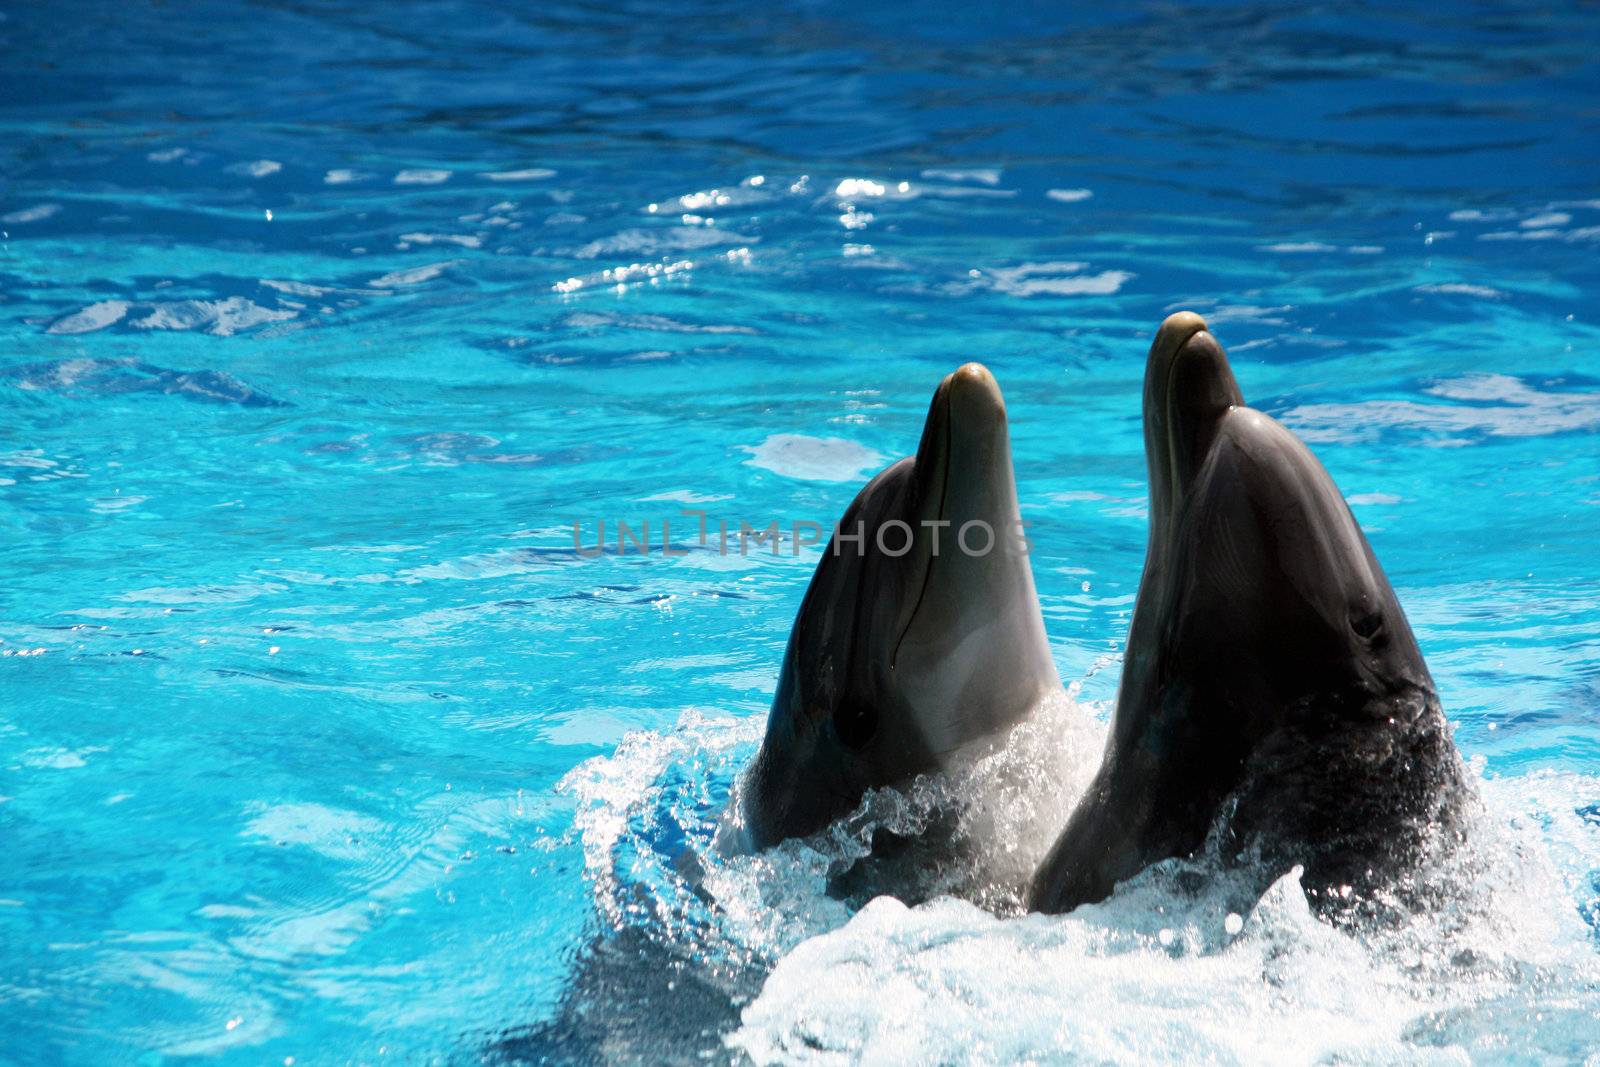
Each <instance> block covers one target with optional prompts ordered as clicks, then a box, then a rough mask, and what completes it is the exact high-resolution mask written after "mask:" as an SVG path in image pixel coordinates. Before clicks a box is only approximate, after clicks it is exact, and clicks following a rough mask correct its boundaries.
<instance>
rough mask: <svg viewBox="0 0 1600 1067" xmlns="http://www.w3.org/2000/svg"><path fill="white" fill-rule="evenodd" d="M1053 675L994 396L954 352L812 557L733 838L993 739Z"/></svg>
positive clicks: (805, 816)
mask: <svg viewBox="0 0 1600 1067" xmlns="http://www.w3.org/2000/svg"><path fill="white" fill-rule="evenodd" d="M858 537H859V540H857V539H856V538H858ZM986 546H987V551H985V548H986ZM903 547H904V551H903V552H902V551H901V550H902V548H903ZM1059 686H1060V682H1059V680H1058V678H1057V675H1056V670H1055V665H1054V662H1053V660H1052V659H1051V656H1050V648H1049V645H1048V643H1047V641H1046V639H1045V633H1044V622H1043V619H1042V617H1041V615H1040V612H1039V600H1038V596H1037V594H1036V593H1035V591H1034V584H1033V571H1032V569H1031V566H1030V564H1029V561H1028V557H1027V555H1026V552H1025V550H1024V547H1023V543H1022V540H1021V528H1020V515H1019V511H1018V505H1017V490H1016V483H1015V480H1014V477H1013V474H1012V468H1011V442H1010V436H1009V431H1008V428H1007V420H1006V409H1005V402H1004V400H1003V399H1002V398H1001V395H1000V390H999V387H998V386H997V385H996V384H995V380H994V378H993V377H992V376H991V375H990V374H989V372H988V371H987V370H986V369H985V368H984V367H983V366H981V365H980V364H977V363H969V364H967V365H965V366H963V367H962V368H960V369H959V370H957V371H956V372H955V373H953V374H950V375H948V376H947V377H946V378H945V379H944V380H943V382H941V383H940V385H939V388H938V390H937V391H936V392H935V394H934V397H933V402H932V404H931V405H930V407H929V410H928V417H927V422H926V424H925V425H924V428H923V432H922V441H921V444H920V445H919V447H918V449H917V454H916V457H915V458H908V459H903V460H901V461H899V462H898V463H895V464H894V465H893V466H891V467H889V468H888V469H887V470H885V471H883V472H882V473H880V474H879V475H877V477H875V478H873V479H872V480H871V481H870V482H869V483H868V484H867V486H866V487H865V488H863V489H862V490H861V492H860V494H859V495H857V497H856V498H855V501H854V502H853V503H852V504H851V505H850V507H849V509H848V510H847V511H846V512H845V514H844V518H843V519H842V520H841V521H840V524H839V528H838V531H837V532H836V535H835V537H834V539H833V540H832V541H831V542H830V543H829V546H828V549H827V550H826V551H825V552H824V553H823V557H822V560H821V562H820V563H819V564H818V566H817V570H816V573H815V575H814V576H813V577H812V579H811V585H810V587H809V588H808V589H807V591H806V595H805V599H804V601H803V602H802V603H801V605H800V612H799V615H798V616H797V617H796V619H795V622H794V628H793V630H792V631H791V633H790V635H789V644H788V648H787V650H786V651H785V653H784V658H783V668H782V672H781V674H780V676H779V679H778V688H777V691H776V694H775V696H774V699H773V702H772V711H771V714H770V716H769V717H768V719H767V730H766V736H765V738H764V740H763V742H762V745H761V751H760V753H759V754H758V755H757V757H756V760H755V762H754V764H753V765H752V766H751V768H750V770H749V772H748V773H747V775H746V776H745V778H744V781H743V782H742V783H741V786H740V790H739V795H737V796H736V799H735V810H734V812H733V815H734V826H735V832H738V831H741V830H742V833H740V834H739V835H738V839H739V841H740V843H741V844H743V845H744V846H746V847H753V848H765V847H767V846H769V845H772V844H775V843H776V842H778V841H781V840H783V839H785V838H789V837H801V836H806V835H808V834H811V833H814V832H816V831H818V830H820V829H822V828H823V827H825V826H826V825H828V824H829V823H830V822H832V821H834V820H835V819H837V818H839V817H840V816H842V815H845V814H847V813H849V812H850V811H851V810H852V809H854V808H855V807H856V806H857V805H858V804H859V803H860V801H861V799H862V796H863V794H864V793H865V792H866V791H867V790H868V789H872V788H874V787H878V786H885V785H892V784H895V783H902V782H905V781H907V780H909V779H911V778H913V777H915V776H916V775H918V774H922V773H925V772H929V771H935V770H938V769H941V768H942V767H945V766H946V765H947V764H948V763H949V762H950V761H951V760H954V759H957V758H961V757H962V755H963V754H965V753H968V752H970V751H972V750H973V749H974V746H975V745H976V744H977V743H980V742H982V741H984V740H985V739H991V738H995V737H997V736H998V735H1000V734H1002V733H1004V731H1006V730H1007V729H1008V728H1010V727H1011V726H1013V725H1015V724H1016V723H1018V722H1020V721H1021V720H1022V719H1023V718H1025V717H1026V716H1027V715H1028V714H1029V712H1030V711H1032V709H1033V708H1034V707H1035V706H1036V705H1037V704H1038V703H1039V701H1040V700H1041V699H1042V698H1043V697H1044V696H1045V695H1046V694H1047V693H1048V692H1050V691H1051V690H1053V689H1056V688H1059ZM724 840H727V838H726V837H725V838H724Z"/></svg>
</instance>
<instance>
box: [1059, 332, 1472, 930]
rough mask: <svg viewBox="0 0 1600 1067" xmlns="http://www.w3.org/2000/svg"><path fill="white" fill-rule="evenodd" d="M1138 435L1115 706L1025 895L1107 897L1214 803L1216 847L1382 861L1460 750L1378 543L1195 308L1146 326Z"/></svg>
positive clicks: (1200, 829)
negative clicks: (1140, 474) (1076, 797)
mask: <svg viewBox="0 0 1600 1067" xmlns="http://www.w3.org/2000/svg"><path fill="white" fill-rule="evenodd" d="M1144 431H1145V451H1146V459H1147V461H1148V465H1149V471H1150V537H1149V546H1148V548H1147V551H1146V556H1145V570H1144V575H1143V577H1142V578H1141V580H1140V586H1139V595H1138V599H1137V601H1136V604H1135V608H1134V617H1133V622H1132V625H1131V628H1130V632H1129V637H1128V647H1127V652H1126V656H1125V659H1124V666H1123V677H1122V681H1121V685H1120V688H1119V691H1118V696H1117V709H1116V713H1115V715H1114V716H1113V720H1112V727H1111V732H1110V737H1109V739H1108V742H1107V749H1106V756H1105V761H1104V763H1103V765H1102V768H1101V770H1100V773H1099V775H1098V776H1097V777H1096V780H1095V782H1094V783H1093V785H1091V787H1090V790H1089V793H1088V795H1087V797H1086V799H1085V802H1084V803H1083V804H1082V805H1080V807H1079V808H1078V810H1076V811H1075V812H1074V814H1073V816H1072V818H1071V819H1070V820H1069V823H1068V826H1067V829H1066V831H1064V832H1063V834H1062V837H1061V838H1060V839H1059V840H1058V841H1057V843H1056V846H1055V848H1054V849H1053V850H1052V852H1051V854H1050V856H1049V858H1048V859H1047V860H1046V862H1045V864H1044V866H1043V867H1042V868H1041V869H1040V871H1039V874H1038V876H1037V878H1036V880H1035V885H1034V902H1035V904H1036V905H1037V906H1039V907H1042V908H1045V909H1046V910H1066V909H1069V908H1071V907H1074V906H1076V905H1077V904H1079V903H1084V902H1086V901H1091V900H1097V899H1100V898H1101V897H1104V896H1105V895H1106V894H1108V893H1109V892H1110V891H1111V889H1112V887H1113V886H1114V885H1115V883H1116V882H1117V881H1118V880H1120V879H1122V878H1126V877H1128V876H1129V875H1131V874H1133V873H1135V872H1136V871H1137V870H1139V869H1140V868H1142V867H1143V866H1145V865H1147V864H1148V863H1151V862H1154V861H1156V860H1159V859H1164V858H1167V857H1170V856H1177V855H1184V854H1187V853H1190V852H1193V851H1194V850H1195V849H1197V848H1198V847H1199V846H1200V845H1201V844H1202V843H1203V842H1204V840H1205V838H1206V836H1207V834H1208V832H1210V831H1211V830H1212V829H1213V827H1214V826H1215V825H1216V823H1217V822H1218V819H1219V817H1221V816H1222V814H1223V812H1224V811H1225V810H1226V811H1227V812H1229V813H1230V814H1229V815H1228V817H1227V821H1228V826H1227V827H1226V835H1225V838H1226V841H1227V843H1229V844H1231V845H1234V846H1237V849H1238V850H1246V849H1253V850H1254V851H1256V852H1258V853H1263V854H1270V855H1271V856H1272V857H1273V858H1274V859H1279V858H1287V859H1288V860H1291V861H1293V862H1303V863H1306V864H1307V866H1308V872H1309V873H1308V883H1307V884H1308V885H1309V884H1311V882H1313V881H1315V880H1316V879H1317V878H1324V879H1326V880H1335V879H1337V878H1341V877H1345V876H1347V874H1348V870H1347V868H1351V867H1360V868H1361V869H1367V868H1370V867H1372V866H1374V865H1375V864H1379V861H1380V859H1381V856H1382V855H1384V854H1388V853H1391V852H1393V851H1394V848H1393V847H1391V846H1398V845H1399V844H1400V842H1401V841H1402V839H1406V840H1410V839H1411V838H1414V836H1415V835H1414V834H1411V835H1410V836H1409V837H1408V834H1409V829H1408V827H1410V826H1411V824H1414V823H1417V822H1419V821H1421V822H1425V821H1427V819H1428V818H1430V817H1431V815H1430V814H1429V813H1430V812H1435V811H1436V809H1437V806H1438V805H1437V804H1436V803H1435V799H1436V798H1437V796H1438V795H1439V793H1440V791H1441V790H1440V786H1441V783H1442V782H1443V779H1444V778H1445V777H1447V776H1449V775H1451V774H1453V772H1454V770H1455V769H1456V768H1457V767H1458V764H1459V759H1458V757H1456V756H1455V754H1454V749H1453V747H1452V746H1451V745H1450V742H1449V738H1448V731H1447V730H1446V729H1445V726H1444V720H1443V714H1442V712H1441V711H1440V709H1439V705H1438V700H1437V698H1436V696H1435V695H1434V689H1433V682H1432V679H1431V678H1430V677H1429V674H1428V669H1427V665H1426V664H1425V663H1424V662H1423V659H1422V654H1421V652H1420V650H1419V649H1418V647H1417V643H1416V639H1415V638H1414V637H1413V636H1412V633H1411V628H1410V625H1409V624H1408V623H1407V621H1406V617H1405V613H1404V612H1403V611H1402V610H1401V608H1400V604H1399V602H1398V600H1397V599H1396V598H1395V595H1394V591H1393V589H1391V588H1390V586H1389V582H1388V579H1387V578H1386V577H1385V576H1384V573H1383V569H1382V568H1381V567H1380V566H1379V565H1378V562H1377V559H1376V558H1375V557H1374V556H1373V553H1372V549H1371V546H1370V545H1368V543H1367V540H1366V537H1365V536H1364V535H1363V534H1362V532H1361V528H1360V526H1359V525H1357V523H1356V521H1355V518H1354V517H1353V516H1352V515H1351V513H1350V509H1349V508H1348V507H1347V506H1346V504H1345V502H1344V498H1343V497H1342V496H1341V495H1340V493H1339V490H1338V488H1337V487H1336V486H1335V485H1334V483H1333V480H1332V479H1331V478H1330V477H1329V476H1328V473H1327V471H1325V470H1324V469H1323V467H1322V465H1321V464H1320V463H1319V462H1318V461H1317V459H1316V457H1315V456H1313V455H1312V454H1311V452H1310V450H1309V449H1307V448H1306V447H1305V445H1304V444H1302V443H1301V442H1300V440H1299V439H1298V438H1296V437H1295V436H1294V435H1293V434H1292V433H1290V432H1289V431H1288V430H1287V429H1285V428H1284V427H1283V426H1282V425H1281V424H1279V423H1278V422H1277V421H1275V420H1274V419H1272V418H1270V417H1269V416H1267V415H1265V414H1263V413H1261V412H1259V411H1256V410H1254V409H1252V408H1249V407H1247V406H1246V405H1245V403H1244V398H1243V396H1242V394H1241V393H1240V390H1239V386H1238V383H1237V382H1236V381H1235V380H1234V376H1233V372H1232V369H1231V368H1230V367H1229V365H1228V360H1227V356H1226V355H1225V354H1224V352H1223V349H1222V346H1221V345H1220V344H1218V343H1217V340H1216V338H1214V337H1213V336H1212V335H1211V333H1210V331H1209V330H1208V329H1207V328H1206V324H1205V322H1204V320H1203V319H1201V318H1200V316H1198V315H1195V314H1193V313H1189V312H1182V313H1179V314H1176V315H1173V316H1171V317H1170V318H1168V319H1167V320H1166V322H1165V323H1163V325H1162V327H1161V329H1160V331H1159V332H1158V333H1157V335H1156V339H1155V342H1154V343H1153V344H1152V346H1151V349H1150V356H1149V360H1148V363H1147V364H1146V373H1145V384H1144ZM1441 740H1442V744H1441ZM1402 824H1406V825H1402ZM1385 833H1388V834H1391V836H1392V838H1393V840H1392V841H1391V842H1390V843H1389V844H1385V843H1383V842H1381V841H1379V840H1377V839H1375V838H1374V836H1373V835H1374V834H1380V835H1381V834H1385Z"/></svg>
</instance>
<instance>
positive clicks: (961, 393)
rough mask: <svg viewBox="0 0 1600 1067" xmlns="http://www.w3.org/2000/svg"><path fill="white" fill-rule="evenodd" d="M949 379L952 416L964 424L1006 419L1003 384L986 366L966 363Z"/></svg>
mask: <svg viewBox="0 0 1600 1067" xmlns="http://www.w3.org/2000/svg"><path fill="white" fill-rule="evenodd" d="M945 380H946V381H947V382H949V387H950V406H951V413H952V414H953V415H956V416H957V417H958V418H960V419H961V420H962V421H966V420H967V419H971V418H980V419H986V420H987V419H1000V420H1004V419H1005V416H1006V402H1005V398H1004V397H1002V396H1001V395H1000V383H998V382H996V381H995V380H994V375H993V374H990V373H989V368H988V367H985V366H984V365H983V364H982V363H965V364H963V365H962V366H960V367H958V368H957V369H956V370H955V372H954V373H952V374H951V375H950V377H949V378H947V379H945Z"/></svg>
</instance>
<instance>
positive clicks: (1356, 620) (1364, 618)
mask: <svg viewBox="0 0 1600 1067" xmlns="http://www.w3.org/2000/svg"><path fill="white" fill-rule="evenodd" d="M1350 629H1352V630H1354V631H1355V632H1356V636H1358V637H1360V638H1362V639H1363V640H1368V641H1370V640H1371V639H1372V636H1373V635H1374V634H1376V633H1377V632H1378V631H1379V630H1381V629H1383V612H1381V611H1369V612H1367V613H1365V614H1363V615H1355V616H1352V617H1351V619H1350Z"/></svg>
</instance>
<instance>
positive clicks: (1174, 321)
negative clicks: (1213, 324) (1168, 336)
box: [1160, 311, 1210, 334]
mask: <svg viewBox="0 0 1600 1067" xmlns="http://www.w3.org/2000/svg"><path fill="white" fill-rule="evenodd" d="M1208 329H1210V327H1208V326H1207V325H1206V320H1205V319H1203V318H1201V317H1200V316H1199V315H1198V314H1196V313H1195V312H1193V311H1174V312H1173V313H1172V314H1170V315H1168V316H1167V317H1166V320H1165V321H1163V322H1162V323H1161V330H1160V332H1161V333H1172V334H1178V333H1181V334H1192V333H1198V332H1200V331H1201V330H1208Z"/></svg>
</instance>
